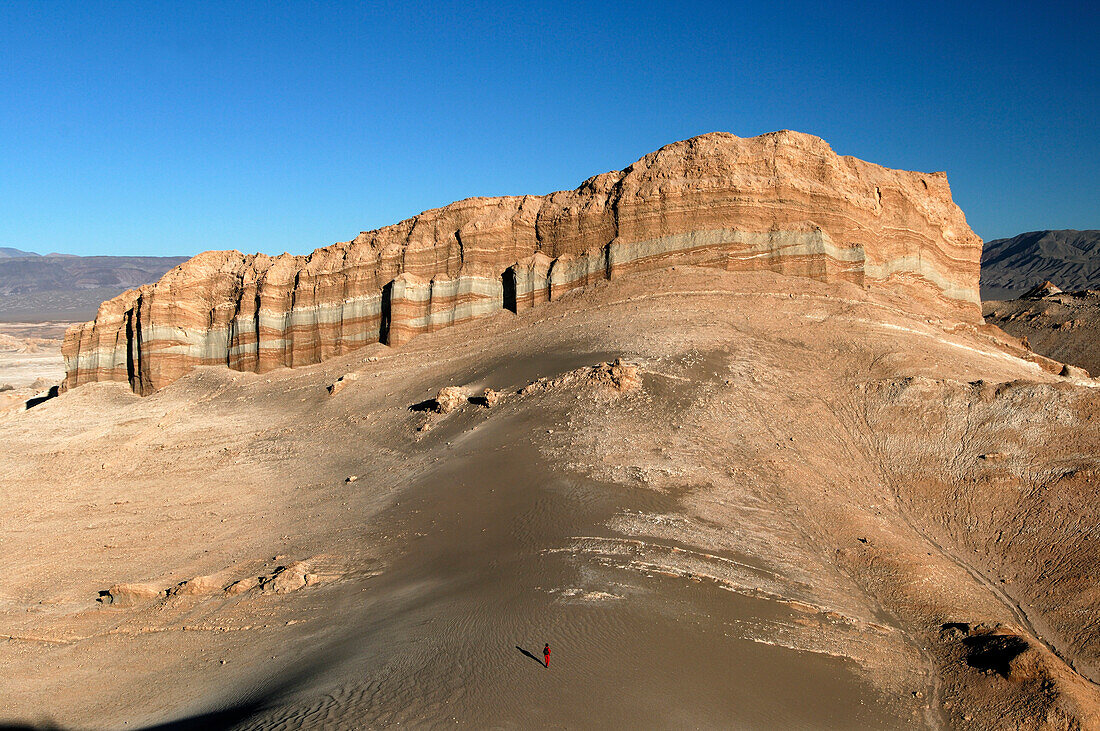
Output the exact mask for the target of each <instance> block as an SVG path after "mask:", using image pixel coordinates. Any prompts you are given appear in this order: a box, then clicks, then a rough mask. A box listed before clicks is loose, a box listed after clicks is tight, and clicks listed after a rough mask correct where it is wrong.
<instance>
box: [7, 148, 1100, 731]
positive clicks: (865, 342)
mask: <svg viewBox="0 0 1100 731" xmlns="http://www.w3.org/2000/svg"><path fill="white" fill-rule="evenodd" d="M735 224H736V225H735ZM737 225H743V226H744V228H737ZM899 231H900V232H901V233H898V232H899ZM980 247H981V242H980V240H979V239H978V238H977V236H975V235H974V234H973V232H971V231H970V230H969V228H968V227H967V226H966V223H965V219H964V217H963V216H962V213H961V211H959V209H958V208H957V207H956V206H954V204H953V202H952V201H951V198H950V190H949V189H948V187H947V182H946V177H945V176H943V175H942V174H924V173H908V172H904V171H891V170H887V169H885V168H879V167H878V166H873V165H871V164H869V163H864V162H862V161H858V160H855V159H853V158H844V157H838V156H836V155H835V154H834V153H833V152H832V150H831V149H829V148H828V146H827V145H825V144H824V142H823V141H821V140H818V139H817V138H812V137H809V136H807V135H798V134H797V133H790V132H781V133H775V134H772V135H764V136H761V137H758V138H750V139H741V138H736V137H733V136H732V135H708V136H704V137H702V138H695V139H693V140H689V141H685V142H682V143H675V144H674V145H670V146H668V147H666V148H662V150H659V151H657V152H656V153H653V154H651V155H648V156H646V157H645V158H643V159H642V160H640V161H638V162H637V163H634V164H633V165H631V166H630V167H628V168H626V169H624V170H623V171H616V172H613V173H606V174H604V175H601V176H596V177H595V178H592V179H590V180H588V181H585V183H583V184H582V185H581V186H580V187H579V188H578V189H577V190H575V191H566V192H560V193H554V194H551V195H549V196H542V197H538V198H537V199H536V198H534V197H524V198H503V199H471V200H469V201H463V202H460V203H458V204H453V205H452V206H448V207H445V208H442V209H436V210H433V211H429V212H426V213H424V214H421V215H420V216H418V217H416V218H414V219H409V220H408V221H405V222H402V223H401V224H398V225H396V226H393V227H387V228H386V229H380V230H379V231H375V232H365V233H363V234H361V235H360V237H358V238H357V239H355V240H354V241H351V242H345V243H343V244H338V245H334V246H333V247H326V248H324V249H319V250H317V251H316V252H314V253H313V254H312V255H310V256H308V257H290V256H285V257H261V256H244V255H241V254H239V253H237V252H211V253H208V254H204V255H201V256H200V257H196V259H194V260H192V261H191V262H188V263H187V264H185V265H183V266H182V267H180V268H179V269H176V270H174V271H173V272H172V273H169V275H167V276H166V277H164V278H163V279H162V280H161V281H160V282H158V283H157V284H156V285H150V286H146V287H142V288H140V289H138V290H134V291H131V292H127V293H125V294H123V295H121V296H119V297H117V298H115V299H114V300H111V301H109V302H106V303H104V304H103V306H102V307H101V308H100V309H99V312H98V313H97V317H96V320H95V321H94V322H89V323H84V324H81V325H78V326H76V327H74V328H71V329H70V330H69V331H68V333H67V334H66V338H65V361H66V362H65V368H66V375H65V388H63V389H61V393H60V395H59V396H57V397H54V398H49V399H46V400H43V401H42V402H41V403H39V404H37V405H35V406H34V408H32V409H29V410H26V411H18V410H12V411H10V412H8V413H7V414H5V415H0V443H3V444H4V445H5V447H4V449H3V450H2V451H0V474H3V475H4V481H3V495H4V503H5V510H4V511H2V512H0V554H2V555H3V556H4V558H5V567H6V569H7V570H6V571H5V572H3V573H2V574H0V637H3V638H5V639H6V641H5V642H0V698H3V699H4V704H3V706H2V708H0V723H9V724H26V725H32V726H34V725H41V726H54V725H56V726H59V727H61V728H78V729H86V728H92V729H99V728H103V729H115V728H147V727H158V726H160V727H167V728H211V727H215V728H217V727H236V728H259V729H281V728H302V727H307V728H317V727H332V728H361V727H369V728H373V727H382V726H391V725H392V726H397V725H401V726H413V727H437V726H444V725H455V724H458V725H465V726H470V727H476V728H482V727H504V728H519V727H568V728H573V727H593V726H607V727H614V728H620V727H621V728H652V727H659V728H685V727H703V728H718V727H721V728H843V729H847V728H852V729H864V728H899V729H900V728H914V729H917V728H964V729H990V728H1011V729H1046V728H1054V729H1083V728H1098V727H1100V688H1098V686H1097V683H1098V682H1100V589H1098V587H1097V584H1096V581H1095V573H1096V568H1097V566H1098V565H1100V531H1098V529H1097V526H1098V525H1100V499H1098V498H1100V463H1098V459H1100V402H1098V401H1097V391H1096V387H1097V385H1098V384H1100V382H1098V381H1095V380H1093V379H1092V378H1089V377H1087V376H1086V375H1085V374H1083V373H1080V372H1078V371H1075V370H1073V369H1065V368H1063V366H1062V363H1060V362H1056V361H1054V360H1050V359H1048V358H1045V357H1042V356H1040V355H1037V354H1036V353H1034V352H1033V351H1032V350H1030V349H1029V348H1028V347H1027V346H1026V345H1024V344H1023V343H1021V342H1020V341H1019V340H1017V339H1016V338H1015V337H1013V336H1011V335H1009V334H1006V333H1005V332H1003V331H1002V330H1000V329H999V328H997V327H994V326H991V325H988V324H986V323H984V322H983V321H982V317H981V311H980V302H979V300H978V297H977V288H978V262H979V257H980ZM532 251H533V252H534V253H532ZM913 251H917V252H919V256H915V255H913ZM17 335H18V334H17V333H13V334H12V335H11V337H13V338H14V337H16V336H17ZM19 337H24V338H25V337H27V336H26V334H23V335H19ZM289 366H293V367H289ZM139 394H143V395H139ZM543 643H549V644H550V646H551V647H552V649H553V655H552V660H551V663H550V666H549V667H544V666H543V665H542V662H541V647H542V645H543Z"/></svg>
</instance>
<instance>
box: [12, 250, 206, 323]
mask: <svg viewBox="0 0 1100 731" xmlns="http://www.w3.org/2000/svg"><path fill="white" fill-rule="evenodd" d="M187 259H188V257H186V256H73V255H66V254H47V255H46V256H42V255H40V254H36V253H34V252H32V251H22V250H20V249H13V248H9V247H3V248H0V322H20V321H26V322H41V321H44V320H67V321H78V320H89V319H91V318H93V317H95V313H96V310H97V309H99V305H100V303H101V302H103V301H104V300H107V299H110V298H112V297H114V296H115V295H117V294H119V293H121V292H124V291H126V290H127V289H132V288H133V287H138V286H141V285H142V284H147V283H149V282H155V281H156V280H158V279H160V278H161V277H162V276H163V275H164V273H165V272H167V271H168V270H169V269H171V268H172V267H174V266H176V265H178V264H181V263H182V262H185V261H187Z"/></svg>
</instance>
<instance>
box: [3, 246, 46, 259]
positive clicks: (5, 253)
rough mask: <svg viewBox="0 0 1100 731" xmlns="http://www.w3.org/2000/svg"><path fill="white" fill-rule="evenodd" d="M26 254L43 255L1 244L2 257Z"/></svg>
mask: <svg viewBox="0 0 1100 731" xmlns="http://www.w3.org/2000/svg"><path fill="white" fill-rule="evenodd" d="M25 256H35V257H37V256H42V255H41V254H37V253H35V252H33V251H23V250H22V249H13V248H12V247H10V246H0V259H14V258H19V257H25Z"/></svg>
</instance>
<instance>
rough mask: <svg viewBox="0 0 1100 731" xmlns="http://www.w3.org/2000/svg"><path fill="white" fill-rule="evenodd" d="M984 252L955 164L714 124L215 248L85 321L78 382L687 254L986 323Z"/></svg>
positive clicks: (334, 346)
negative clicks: (492, 184) (418, 202)
mask: <svg viewBox="0 0 1100 731" xmlns="http://www.w3.org/2000/svg"><path fill="white" fill-rule="evenodd" d="M980 256H981V240H980V239H979V238H978V237H977V236H976V235H975V234H974V233H973V231H971V230H970V228H969V227H968V226H967V224H966V220H965V217H964V216H963V214H962V211H960V210H959V208H958V207H957V206H956V205H955V204H954V202H953V201H952V199H951V192H950V189H949V187H948V184H947V178H946V176H945V175H944V174H943V173H917V172H907V171H900V170H891V169H887V168H883V167H880V166H878V165H874V164H871V163H867V162H864V161H861V160H857V159H855V158H852V157H842V156H838V155H836V153H834V152H833V150H832V149H831V148H830V147H829V145H828V144H827V143H825V142H824V141H823V140H821V139H819V138H817V137H813V136H810V135H805V134H800V133H797V132H790V131H781V132H774V133H771V134H767V135H761V136H759V137H753V138H739V137H736V136H734V135H731V134H726V133H712V134H708V135H703V136H701V137H696V138H693V139H690V140H685V141H682V142H676V143H673V144H671V145H668V146H666V147H663V148H661V149H660V150H657V151H656V152H653V153H651V154H649V155H646V156H645V157H643V158H642V159H641V160H639V161H638V162H636V163H634V164H633V165H631V166H629V167H628V168H626V169H625V170H622V171H618V172H609V173H604V174H602V175H598V176H596V177H593V178H590V179H589V180H586V181H585V182H584V183H582V184H581V185H580V186H579V187H578V188H577V189H576V190H571V191H562V192H557V193H551V194H549V195H545V196H521V197H502V198H471V199H467V200H464V201H459V202H457V203H453V204H451V205H449V206H445V207H443V208H438V209H434V210H430V211H426V212H424V213H422V214H420V215H418V216H415V217H413V218H410V219H408V220H406V221H402V222H401V223H398V224H395V225H393V226H387V227H385V228H382V229H378V230H377V231H369V232H364V233H361V234H360V235H359V236H357V237H356V238H355V239H353V240H352V241H348V242H343V243H338V244H334V245H332V246H327V247H324V248H321V249H317V250H316V251H314V252H313V253H312V254H310V255H309V256H291V255H282V256H278V257H270V256H265V255H243V254H241V253H239V252H235V251H233V252H225V251H213V252H206V253H204V254H200V255H199V256H196V257H195V258H193V259H191V260H190V261H188V262H186V263H184V264H182V265H181V266H179V267H177V268H175V269H173V270H172V271H170V272H168V273H167V274H166V275H165V276H164V277H163V278H162V279H161V280H160V281H159V282H157V283H156V284H153V285H146V286H143V287H140V288H138V289H135V290H131V291H128V292H125V293H124V294H122V295H120V296H118V297H116V298H115V299H113V300H110V301H108V302H105V303H104V304H103V305H102V306H101V307H100V309H99V312H98V314H97V316H96V319H95V320H94V321H93V322H89V323H85V324H83V325H79V326H76V327H74V328H72V329H71V330H70V331H69V332H68V333H67V335H66V338H65V345H64V349H63V352H64V356H65V361H66V370H67V375H66V382H65V383H66V386H67V387H70V388H71V387H74V386H78V385H80V384H82V383H87V382H92V381H128V382H129V383H130V385H131V387H132V388H133V389H134V390H135V391H137V392H138V393H142V394H145V393H149V392H151V391H153V390H156V389H158V388H161V387H163V386H165V385H167V384H169V383H171V382H172V381H174V380H176V379H177V378H179V377H180V376H182V375H183V374H185V373H186V372H188V371H189V370H190V369H192V368H194V367H195V366H200V365H217V364H221V365H227V366H228V367H230V368H233V369H237V370H249V371H259V372H262V371H266V370H270V369H272V368H276V367H279V366H289V367H295V366H302V365H308V364H312V363H317V362H320V361H322V360H325V359H326V358H329V357H332V356H335V355H339V354H342V353H346V352H348V351H350V350H353V349H355V348H358V347H361V346H363V345H366V344H369V343H374V342H379V341H381V342H384V343H388V344H390V345H399V344H401V343H404V342H406V341H408V340H409V339H410V338H412V337H415V336H416V335H418V334H420V333H423V332H430V331H434V330H438V329H440V328H444V327H447V326H449V325H453V324H456V323H459V322H464V321H467V320H471V319H475V318H479V317H485V316H489V315H492V314H495V313H497V312H499V311H501V310H503V309H510V310H513V311H519V310H523V309H526V308H528V307H532V306H534V305H537V304H539V303H540V302H545V301H548V300H552V299H556V298H558V297H561V296H562V295H563V294H565V293H567V292H569V291H571V290H574V289H577V288H581V287H585V286H587V285H589V284H591V283H593V282H594V281H597V280H602V279H609V278H612V277H616V276H619V275H621V274H624V273H628V272H632V271H638V270H647V269H659V268H662V267H667V266H674V265H676V264H692V265H696V266H707V267H715V268H719V269H724V270H733V271H738V270H761V269H763V270H771V271H775V272H779V273H783V274H789V275H797V276H806V277H812V278H815V279H820V280H843V281H848V282H851V283H854V284H857V285H860V286H863V287H866V288H877V289H888V290H891V291H893V292H895V293H898V294H900V295H903V296H904V297H906V298H908V299H909V300H910V301H914V302H920V303H926V304H931V305H933V306H934V307H936V308H937V312H938V313H939V314H941V315H942V316H944V317H947V318H954V319H958V320H963V321H978V320H980V318H981V311H980V301H979V297H978V277H979V260H980Z"/></svg>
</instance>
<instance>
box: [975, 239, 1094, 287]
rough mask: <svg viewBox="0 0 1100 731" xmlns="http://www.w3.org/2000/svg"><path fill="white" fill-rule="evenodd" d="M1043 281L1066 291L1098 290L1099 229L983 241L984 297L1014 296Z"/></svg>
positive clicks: (982, 283) (982, 280)
mask: <svg viewBox="0 0 1100 731" xmlns="http://www.w3.org/2000/svg"><path fill="white" fill-rule="evenodd" d="M1045 281H1050V282H1053V283H1054V284H1056V285H1057V286H1058V287H1060V288H1061V289H1063V290H1065V291H1075V290H1082V289H1100V231H1074V230H1072V229H1066V230H1062V231H1030V232H1028V233H1023V234H1020V235H1019V236H1013V237H1012V238H1010V239H996V240H994V241H987V242H985V246H984V248H983V249H982V275H981V294H982V299H983V300H1006V299H1015V298H1016V297H1019V296H1020V295H1022V294H1024V293H1025V292H1027V291H1028V290H1029V289H1031V288H1032V287H1034V286H1035V285H1037V284H1042V283H1043V282H1045Z"/></svg>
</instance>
